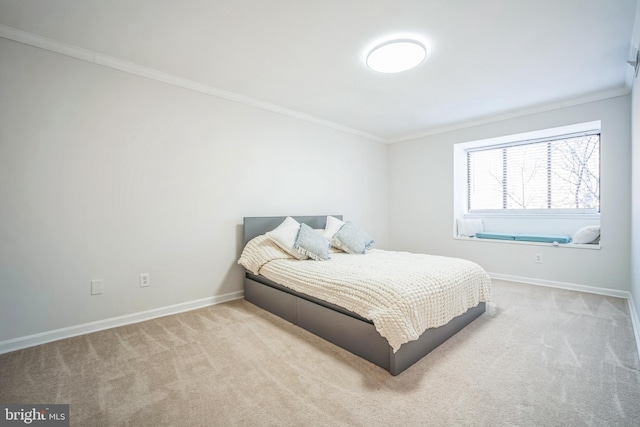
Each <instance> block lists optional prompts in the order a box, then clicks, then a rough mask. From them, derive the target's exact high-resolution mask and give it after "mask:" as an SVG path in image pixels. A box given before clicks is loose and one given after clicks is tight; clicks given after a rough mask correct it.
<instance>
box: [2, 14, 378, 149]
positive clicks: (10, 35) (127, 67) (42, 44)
mask: <svg viewBox="0 0 640 427" xmlns="http://www.w3.org/2000/svg"><path fill="white" fill-rule="evenodd" d="M0 37H2V38H5V39H8V40H12V41H15V42H18V43H23V44H26V45H29V46H33V47H37V48H40V49H44V50H47V51H50V52H55V53H58V54H61V55H66V56H70V57H72V58H76V59H80V60H82V61H87V62H90V63H92V64H97V65H102V66H104V67H109V68H113V69H115V70H119V71H124V72H125V73H130V74H134V75H136V76H139V77H144V78H147V79H151V80H155V81H158V82H162V83H167V84H170V85H173V86H177V87H181V88H183V89H188V90H192V91H195V92H199V93H202V94H205V95H211V96H215V97H217V98H222V99H226V100H228V101H233V102H238V103H241V104H246V105H250V106H252V107H255V108H260V109H262V110H267V111H271V112H273V113H277V114H282V115H285V116H289V117H292V118H294V119H298V120H303V121H306V122H310V123H314V124H317V125H320V126H323V127H327V128H330V129H334V130H338V131H341V132H345V133H349V134H351V135H355V136H359V137H363V138H366V139H370V140H373V141H376V142H387V140H386V139H385V138H382V137H379V136H377V135H372V134H370V133H367V132H363V131H360V130H357V129H353V128H350V127H348V126H343V125H341V124H338V123H335V122H332V121H329V120H324V119H320V118H318V117H315V116H312V115H309V114H305V113H302V112H299V111H296V110H292V109H289V108H285V107H281V106H279V105H275V104H271V103H269V102H264V101H260V100H259V99H255V98H251V97H248V96H245V95H240V94H238V93H235V92H230V91H227V90H223V89H219V88H217V87H213V86H210V85H207V84H204V83H200V82H197V81H195V80H190V79H186V78H183V77H179V76H176V75H173V74H169V73H165V72H163V71H159V70H156V69H153V68H149V67H145V66H142V65H138V64H135V63H133V62H129V61H125V60H123V59H119V58H115V57H113V56H108V55H103V54H101V53H98V52H94V51H91V50H88V49H84V48H81V47H78V46H74V45H70V44H67V43H63V42H60V41H58V40H54V39H50V38H48V37H43V36H39V35H37V34H33V33H30V32H27V31H23V30H19V29H17V28H13V27H10V26H7V25H2V24H0Z"/></svg>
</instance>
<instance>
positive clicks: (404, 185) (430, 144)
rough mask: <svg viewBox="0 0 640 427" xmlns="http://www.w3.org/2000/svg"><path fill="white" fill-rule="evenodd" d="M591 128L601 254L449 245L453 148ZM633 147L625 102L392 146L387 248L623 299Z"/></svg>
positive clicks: (556, 112)
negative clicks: (597, 134) (595, 134)
mask: <svg viewBox="0 0 640 427" xmlns="http://www.w3.org/2000/svg"><path fill="white" fill-rule="evenodd" d="M594 120H601V121H602V134H601V135H602V136H601V138H602V139H601V178H602V182H601V211H602V213H601V226H602V240H601V249H600V250H590V249H568V248H554V247H549V246H533V245H514V244H508V243H499V242H481V241H461V240H454V239H453V237H452V234H453V233H452V231H453V171H452V170H453V144H455V143H459V142H468V141H474V140H480V139H486V138H494V137H498V136H504V135H511V134H517V133H522V132H529V131H535V130H540V129H546V128H552V127H558V126H565V125H571V124H576V123H582V122H588V121H594ZM630 141H631V136H630V96H628V95H627V96H621V97H616V98H610V99H606V100H603V101H597V102H591V103H587V104H581V105H577V106H572V107H567V108H562V109H557V110H553V111H548V112H543V113H538V114H532V115H529V116H524V117H519V118H514V119H509V120H503V121H499V122H495V123H490V124H486V125H482V126H475V127H471V128H466V129H460V130H456V131H451V132H447V133H442V134H438V135H432V136H427V137H423V138H419V139H416V140H412V141H407V142H401V143H396V144H393V145H391V146H390V147H389V180H390V181H389V203H390V209H389V221H390V226H389V240H390V247H391V249H395V250H408V251H415V252H427V253H433V254H438V255H446V256H456V257H461V258H467V259H470V260H472V261H475V262H477V263H479V264H480V265H482V266H483V267H484V268H485V269H486V270H487V271H489V272H491V273H497V274H502V275H508V276H517V277H524V278H530V279H535V280H537V281H541V282H542V281H552V282H563V283H569V284H577V285H586V286H592V287H601V288H609V289H614V290H625V291H628V290H629V288H630V271H631V269H630V255H629V253H630V244H631V243H630V224H631V219H630V212H631V206H630V196H631V189H630V188H631V185H630V177H631V161H630V154H631V143H630ZM536 253H540V254H542V257H543V262H542V263H541V264H537V263H535V254H536Z"/></svg>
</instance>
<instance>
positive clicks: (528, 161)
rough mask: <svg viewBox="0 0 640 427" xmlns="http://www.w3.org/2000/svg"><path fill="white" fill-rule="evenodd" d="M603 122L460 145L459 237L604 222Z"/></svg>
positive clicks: (556, 230)
mask: <svg viewBox="0 0 640 427" xmlns="http://www.w3.org/2000/svg"><path fill="white" fill-rule="evenodd" d="M600 129H601V122H600V121H599V120H596V121H591V122H585V123H576V124H569V125H566V126H560V127H555V128H548V129H539V130H534V131H530V132H525V133H519V134H511V135H502V136H497V137H494V138H489V139H482V140H476V141H467V142H459V143H456V144H454V145H453V221H452V222H453V224H452V225H453V227H452V228H453V237H454V238H460V239H468V238H469V237H468V236H470V235H472V234H474V232H473V230H476V231H477V230H481V231H484V232H490V233H509V234H521V233H523V234H537V235H541V234H542V235H563V236H567V235H573V234H574V233H575V232H576V231H577V230H579V229H581V228H582V227H585V226H592V225H596V226H599V225H600V167H601V164H600V151H601V132H600ZM471 240H473V239H471ZM476 241H477V240H476ZM527 244H528V243H527ZM578 246H580V245H565V246H563V247H578ZM582 246H587V247H588V248H590V249H592V248H599V245H582Z"/></svg>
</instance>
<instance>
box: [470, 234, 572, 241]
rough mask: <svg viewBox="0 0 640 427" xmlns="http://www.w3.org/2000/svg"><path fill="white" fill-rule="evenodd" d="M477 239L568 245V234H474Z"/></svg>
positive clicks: (569, 238) (569, 237)
mask: <svg viewBox="0 0 640 427" xmlns="http://www.w3.org/2000/svg"><path fill="white" fill-rule="evenodd" d="M476 237H477V238H479V239H494V240H516V241H519V242H540V243H555V242H558V243H569V242H571V236H569V235H568V234H513V233H486V232H485V233H476Z"/></svg>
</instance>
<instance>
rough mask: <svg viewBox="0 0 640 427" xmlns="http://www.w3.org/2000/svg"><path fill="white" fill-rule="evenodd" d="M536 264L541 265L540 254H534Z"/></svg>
mask: <svg viewBox="0 0 640 427" xmlns="http://www.w3.org/2000/svg"><path fill="white" fill-rule="evenodd" d="M536 262H537V263H538V264H542V254H536Z"/></svg>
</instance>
